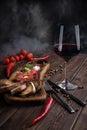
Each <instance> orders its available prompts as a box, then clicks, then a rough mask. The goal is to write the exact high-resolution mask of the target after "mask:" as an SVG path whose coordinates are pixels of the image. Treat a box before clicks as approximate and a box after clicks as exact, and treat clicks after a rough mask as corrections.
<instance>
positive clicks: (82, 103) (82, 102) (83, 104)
mask: <svg viewBox="0 0 87 130" xmlns="http://www.w3.org/2000/svg"><path fill="white" fill-rule="evenodd" d="M69 96H70V97H71V98H72V99H73V100H74V101H75V102H77V103H78V104H80V105H81V106H83V107H84V106H85V105H86V102H85V101H82V100H81V99H79V98H77V97H76V96H74V95H72V94H70V93H69Z"/></svg>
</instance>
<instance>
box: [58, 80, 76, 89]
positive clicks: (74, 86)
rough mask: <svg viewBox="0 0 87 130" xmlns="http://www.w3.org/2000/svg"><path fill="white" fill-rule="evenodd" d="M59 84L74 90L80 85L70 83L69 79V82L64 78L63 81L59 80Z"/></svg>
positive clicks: (63, 87)
mask: <svg viewBox="0 0 87 130" xmlns="http://www.w3.org/2000/svg"><path fill="white" fill-rule="evenodd" d="M57 84H58V86H59V87H61V88H62V89H67V90H73V89H76V88H77V87H78V86H77V85H75V84H72V83H70V82H69V81H68V80H67V83H66V80H63V81H62V82H61V83H58V82H57Z"/></svg>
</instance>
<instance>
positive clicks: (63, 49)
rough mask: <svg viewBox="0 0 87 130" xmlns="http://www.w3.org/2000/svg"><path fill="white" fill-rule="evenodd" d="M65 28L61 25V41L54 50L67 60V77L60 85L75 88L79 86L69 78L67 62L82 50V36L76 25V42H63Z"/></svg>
mask: <svg viewBox="0 0 87 130" xmlns="http://www.w3.org/2000/svg"><path fill="white" fill-rule="evenodd" d="M63 30H64V26H63V25H61V27H60V35H59V43H58V44H55V45H54V51H55V53H56V54H57V55H59V56H61V57H62V58H63V59H64V60H65V72H64V73H65V78H64V80H63V81H62V82H61V83H58V85H59V86H60V87H61V88H63V89H67V90H70V89H75V88H77V87H78V86H77V85H74V84H72V83H71V82H69V81H68V80H67V72H66V65H67V62H68V61H69V60H70V59H71V58H72V57H73V56H75V55H77V54H78V53H79V51H80V36H79V25H75V37H76V44H74V43H62V41H63Z"/></svg>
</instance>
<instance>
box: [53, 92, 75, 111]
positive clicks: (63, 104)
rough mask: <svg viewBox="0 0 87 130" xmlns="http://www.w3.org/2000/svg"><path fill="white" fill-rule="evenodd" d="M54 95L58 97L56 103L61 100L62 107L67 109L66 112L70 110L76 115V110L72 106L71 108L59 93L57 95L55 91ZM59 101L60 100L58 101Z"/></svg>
mask: <svg viewBox="0 0 87 130" xmlns="http://www.w3.org/2000/svg"><path fill="white" fill-rule="evenodd" d="M53 93H54V95H55V96H56V97H57V98H56V101H58V102H59V100H60V103H61V105H62V106H63V107H64V108H66V110H68V111H69V112H70V113H74V112H75V110H74V109H73V108H72V107H71V106H69V105H68V104H67V103H66V102H65V101H64V100H63V99H62V98H61V97H60V96H59V95H58V93H56V91H55V90H53ZM58 99H59V100H58Z"/></svg>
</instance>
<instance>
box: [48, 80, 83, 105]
mask: <svg viewBox="0 0 87 130" xmlns="http://www.w3.org/2000/svg"><path fill="white" fill-rule="evenodd" d="M47 82H48V83H49V84H50V85H51V87H52V88H53V89H54V90H55V91H57V89H60V91H61V92H62V93H64V94H67V95H69V97H70V98H72V99H73V100H74V101H75V102H77V103H78V104H79V105H81V106H83V107H84V106H85V105H86V102H85V101H82V100H81V99H79V98H77V97H76V96H74V95H72V94H71V93H69V92H67V91H66V90H64V89H63V88H60V87H59V86H58V85H57V84H56V83H54V82H52V81H50V80H47ZM57 92H58V91H57Z"/></svg>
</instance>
